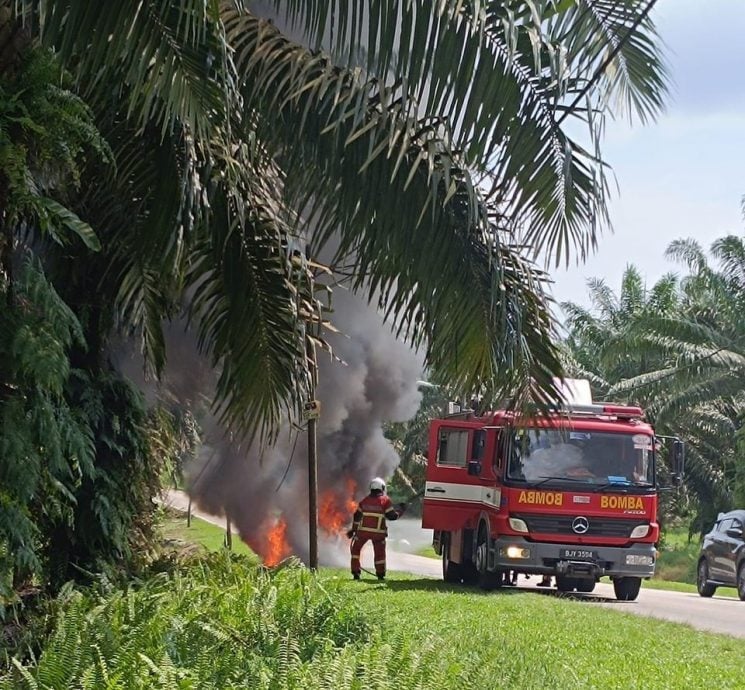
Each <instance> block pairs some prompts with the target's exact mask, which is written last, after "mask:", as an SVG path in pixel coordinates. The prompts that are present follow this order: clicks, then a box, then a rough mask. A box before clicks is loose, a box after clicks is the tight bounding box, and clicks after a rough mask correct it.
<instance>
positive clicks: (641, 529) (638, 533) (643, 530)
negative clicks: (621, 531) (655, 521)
mask: <svg viewBox="0 0 745 690" xmlns="http://www.w3.org/2000/svg"><path fill="white" fill-rule="evenodd" d="M648 534H649V525H637V526H636V527H634V529H632V530H631V538H632V539H641V538H642V537H646V536H647V535H648Z"/></svg>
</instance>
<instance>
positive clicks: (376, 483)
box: [370, 477, 385, 493]
mask: <svg viewBox="0 0 745 690" xmlns="http://www.w3.org/2000/svg"><path fill="white" fill-rule="evenodd" d="M370 491H382V492H384V493H385V482H384V481H383V480H382V479H381V478H380V477H375V479H373V480H372V481H371V482H370Z"/></svg>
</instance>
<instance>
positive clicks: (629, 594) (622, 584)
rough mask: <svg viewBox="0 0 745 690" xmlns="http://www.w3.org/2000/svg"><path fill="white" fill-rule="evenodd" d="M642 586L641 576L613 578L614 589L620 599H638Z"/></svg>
mask: <svg viewBox="0 0 745 690" xmlns="http://www.w3.org/2000/svg"><path fill="white" fill-rule="evenodd" d="M641 586H642V579H641V578H640V577H617V578H616V579H615V580H613V591H614V592H615V593H616V599H618V600H619V601H636V598H637V597H638V596H639V590H640V589H641Z"/></svg>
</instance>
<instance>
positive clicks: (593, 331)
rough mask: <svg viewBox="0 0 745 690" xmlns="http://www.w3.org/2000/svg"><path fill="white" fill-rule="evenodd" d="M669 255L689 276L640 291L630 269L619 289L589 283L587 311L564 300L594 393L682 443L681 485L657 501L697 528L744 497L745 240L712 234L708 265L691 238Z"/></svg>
mask: <svg viewBox="0 0 745 690" xmlns="http://www.w3.org/2000/svg"><path fill="white" fill-rule="evenodd" d="M667 253H668V256H669V257H670V258H673V259H675V260H678V261H680V262H682V263H683V265H684V266H685V268H686V269H687V270H688V273H687V275H683V276H677V275H674V274H670V275H668V276H665V277H664V278H662V279H660V280H659V281H658V282H657V283H656V284H655V285H654V286H652V287H651V288H649V289H647V288H646V287H645V286H644V284H643V280H642V278H641V276H640V275H639V273H638V271H636V269H635V268H634V267H629V268H628V269H627V270H626V273H625V275H624V279H623V283H622V286H621V291H620V293H619V294H618V295H616V294H614V292H613V290H612V289H611V288H610V287H608V286H607V285H606V284H605V283H604V282H603V281H600V280H595V281H591V282H590V285H589V288H590V297H591V300H592V303H593V306H594V310H592V311H591V310H587V309H585V308H583V307H581V306H579V305H576V304H564V305H562V306H563V308H564V310H565V312H566V314H567V316H568V320H567V327H568V332H569V336H568V340H567V345H568V349H569V352H570V355H571V357H570V359H571V362H570V369H573V371H574V373H576V374H578V375H587V376H588V377H589V378H590V379H591V380H592V382H593V385H594V387H595V393H596V396H597V397H601V398H603V397H607V398H611V399H615V400H626V401H630V402H635V403H640V404H641V405H642V406H643V407H644V408H645V409H646V410H647V413H648V416H649V417H650V419H651V420H652V421H653V422H654V423H655V425H656V428H657V431H658V433H663V434H664V433H667V434H675V435H679V436H680V437H682V438H683V439H684V440H685V441H686V442H687V448H688V450H687V470H686V482H685V487H686V490H687V491H686V492H684V493H683V494H680V495H678V496H675V497H674V500H672V501H670V500H668V501H667V502H666V506H665V507H666V510H667V512H668V513H669V514H670V516H675V515H678V516H681V515H683V516H685V515H687V514H688V513H689V511H691V512H692V515H693V516H695V518H694V520H693V522H692V530H694V531H701V532H705V531H707V530H708V529H709V528H710V526H711V524H712V522H713V520H714V518H715V517H716V514H717V512H718V511H721V510H727V509H729V508H731V507H734V506H735V505H741V504H742V501H743V500H745V487H744V486H743V481H744V480H745V447H744V446H743V438H744V436H743V434H745V432H744V431H743V426H744V424H745V318H744V315H745V240H743V238H741V237H736V236H729V237H724V238H722V239H720V240H717V241H716V242H715V243H714V244H713V246H712V248H711V254H712V256H713V258H714V260H715V261H716V265H715V266H712V265H711V263H710V261H709V259H708V257H707V256H706V254H705V253H704V251H703V250H702V249H701V247H700V246H699V245H698V244H697V243H696V242H694V241H692V240H687V241H677V242H674V243H673V244H672V245H671V246H670V248H669V249H668V252H667ZM660 470H661V474H660V478H661V479H662V480H663V481H664V480H665V468H664V466H661V467H660Z"/></svg>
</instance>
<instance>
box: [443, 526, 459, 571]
mask: <svg viewBox="0 0 745 690" xmlns="http://www.w3.org/2000/svg"><path fill="white" fill-rule="evenodd" d="M442 579H443V580H445V582H450V583H456V582H460V581H461V579H462V574H461V567H460V563H453V561H451V560H450V532H444V533H443V535H442Z"/></svg>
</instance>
